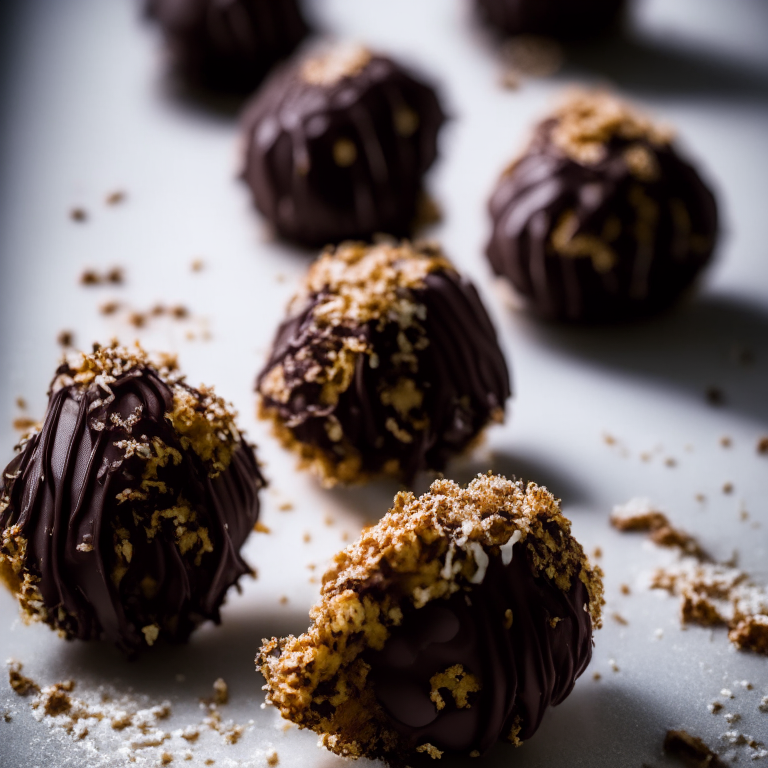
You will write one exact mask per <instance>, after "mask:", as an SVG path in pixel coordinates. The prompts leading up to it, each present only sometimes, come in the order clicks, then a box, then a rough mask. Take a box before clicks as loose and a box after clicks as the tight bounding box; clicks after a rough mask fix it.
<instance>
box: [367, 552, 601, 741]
mask: <svg viewBox="0 0 768 768" xmlns="http://www.w3.org/2000/svg"><path fill="white" fill-rule="evenodd" d="M516 549H517V551H515V553H514V557H513V558H512V562H511V563H510V564H509V565H506V566H505V565H503V564H502V560H501V558H500V557H499V556H492V557H491V559H490V562H489V564H488V569H487V572H486V574H485V578H484V579H483V581H482V583H480V584H477V585H474V586H473V587H472V588H471V589H470V590H469V591H461V592H458V593H455V594H454V595H453V596H451V597H450V598H448V599H443V600H433V601H431V602H429V603H427V605H426V606H424V607H423V608H420V609H418V610H416V609H414V608H411V609H410V611H409V612H407V613H406V614H405V617H404V619H403V622H402V624H401V625H400V626H399V627H397V628H396V629H394V630H393V631H392V634H391V636H390V638H389V640H388V641H387V644H386V645H385V647H384V649H383V651H381V652H378V653H370V654H369V657H368V661H369V663H370V664H371V666H372V671H371V679H372V681H373V685H374V687H375V691H376V697H377V699H378V701H379V703H380V704H381V706H382V708H383V710H384V712H385V713H386V715H387V716H388V718H389V719H390V722H391V724H392V726H393V727H394V728H395V730H397V732H398V733H399V734H400V735H401V737H402V739H403V746H404V748H405V749H406V750H413V749H415V747H416V746H418V745H421V744H424V743H429V744H432V745H433V746H435V747H436V748H437V749H440V750H444V751H446V752H459V753H463V754H468V753H469V752H473V751H475V750H476V751H478V752H479V753H480V754H483V753H484V752H486V751H487V750H488V749H490V747H491V746H493V744H494V743H495V742H496V741H498V740H499V739H500V738H503V737H506V736H507V735H508V734H509V733H510V730H512V729H513V727H518V726H519V730H518V731H517V733H516V736H517V738H519V739H521V740H525V739H528V738H530V737H531V736H532V735H533V734H534V733H535V732H536V730H537V729H538V727H539V725H540V724H541V720H542V718H543V716H544V713H545V711H546V710H547V708H548V707H550V706H555V705H557V704H559V703H560V702H562V701H563V700H564V699H565V698H566V696H568V694H569V693H570V692H571V690H572V689H573V685H574V682H575V680H576V679H577V678H578V677H579V675H581V673H582V672H583V671H584V670H585V669H586V667H587V665H588V664H589V661H590V658H591V656H592V624H591V620H590V617H589V614H588V613H587V611H586V610H585V609H584V605H585V603H587V602H588V600H589V597H588V594H587V589H586V587H585V586H584V584H583V583H582V582H581V580H579V579H578V578H575V579H574V580H573V584H572V585H571V589H570V591H569V592H567V593H566V592H563V591H562V590H561V589H560V588H559V587H558V586H557V585H555V584H554V583H553V582H551V581H550V580H549V579H547V578H546V577H543V576H539V577H535V576H534V575H533V572H532V569H531V566H530V564H529V562H528V558H527V556H526V551H525V550H524V549H523V548H522V547H519V548H516ZM507 610H511V611H512V624H511V626H507V624H508V621H507V622H506V623H505V613H506V611H507ZM555 619H557V621H556V622H555V626H552V621H553V620H555ZM456 664H461V665H462V666H463V668H464V670H465V671H467V672H470V673H471V674H473V675H475V676H477V677H478V678H479V679H480V681H481V684H482V687H481V689H480V690H479V691H478V692H477V693H475V694H472V695H471V696H470V698H469V702H470V706H468V707H462V708H458V707H457V706H456V704H455V702H454V700H453V699H452V698H451V695H450V693H449V692H447V691H443V696H442V698H443V700H444V701H445V702H446V705H445V707H444V708H443V709H441V710H438V709H437V707H436V706H435V704H434V703H433V701H432V700H431V699H430V678H432V677H433V676H434V675H435V674H437V673H440V672H442V671H443V670H445V669H446V668H449V667H451V666H453V665H456ZM518 718H519V719H518Z"/></svg>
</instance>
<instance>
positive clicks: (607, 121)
mask: <svg viewBox="0 0 768 768" xmlns="http://www.w3.org/2000/svg"><path fill="white" fill-rule="evenodd" d="M554 117H555V120H556V123H555V126H554V127H553V128H552V133H551V139H552V142H553V143H554V144H555V145H556V146H557V147H558V148H559V149H561V150H562V151H563V152H564V153H565V154H566V155H567V156H568V157H570V158H571V159H572V160H575V161H576V162H577V163H581V164H582V165H591V164H594V163H599V162H600V161H601V160H602V159H603V158H604V157H605V153H606V144H608V143H609V142H610V141H611V140H612V139H614V138H620V139H624V140H625V141H645V142H648V143H650V144H652V145H653V146H658V147H661V146H664V145H667V144H669V143H670V142H671V141H672V139H673V132H672V131H671V130H670V129H669V128H666V127H663V126H660V125H656V124H654V123H653V122H651V120H650V119H648V118H647V117H645V115H642V114H641V113H639V112H638V111H636V110H635V109H634V108H633V107H631V106H630V105H629V104H627V103H626V102H624V101H622V100H621V99H618V98H616V97H615V96H612V95H611V94H609V93H606V92H605V91H581V90H579V91H575V92H574V93H572V94H571V95H570V96H569V97H568V98H567V99H566V100H565V102H564V103H563V104H562V105H561V106H560V107H559V109H557V110H556V111H555V113H554ZM627 162H628V165H629V167H630V169H631V170H633V171H634V172H637V175H638V176H641V177H646V178H648V177H652V176H653V174H654V173H655V165H654V162H655V158H653V157H652V156H650V155H649V153H648V152H647V150H646V151H644V152H641V151H640V150H639V149H638V148H637V147H633V148H631V151H630V152H629V153H628V155H627Z"/></svg>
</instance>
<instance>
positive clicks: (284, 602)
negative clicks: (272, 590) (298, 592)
mask: <svg viewBox="0 0 768 768" xmlns="http://www.w3.org/2000/svg"><path fill="white" fill-rule="evenodd" d="M278 602H279V603H280V605H288V598H287V596H286V595H280V599H279V600H278Z"/></svg>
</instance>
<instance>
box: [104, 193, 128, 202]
mask: <svg viewBox="0 0 768 768" xmlns="http://www.w3.org/2000/svg"><path fill="white" fill-rule="evenodd" d="M125 198H126V194H125V192H123V191H122V190H120V189H116V190H115V191H114V192H110V193H109V194H108V195H107V196H106V198H105V200H104V202H106V204H107V205H120V203H122V202H125Z"/></svg>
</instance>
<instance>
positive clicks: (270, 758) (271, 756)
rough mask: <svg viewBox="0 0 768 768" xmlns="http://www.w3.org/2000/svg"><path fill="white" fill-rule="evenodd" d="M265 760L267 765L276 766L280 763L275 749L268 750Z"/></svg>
mask: <svg viewBox="0 0 768 768" xmlns="http://www.w3.org/2000/svg"><path fill="white" fill-rule="evenodd" d="M266 758H267V765H277V764H278V763H279V762H280V757H279V756H278V754H277V750H276V749H268V750H267V754H266Z"/></svg>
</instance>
